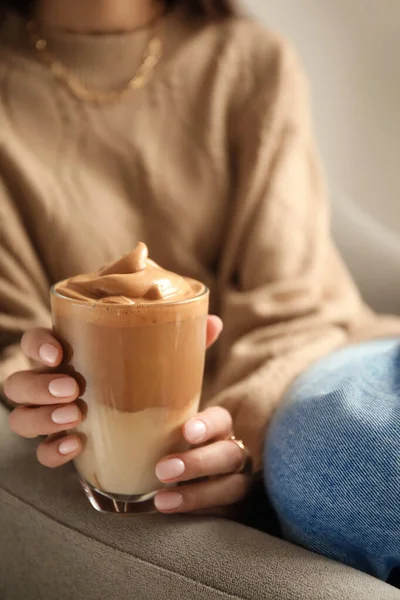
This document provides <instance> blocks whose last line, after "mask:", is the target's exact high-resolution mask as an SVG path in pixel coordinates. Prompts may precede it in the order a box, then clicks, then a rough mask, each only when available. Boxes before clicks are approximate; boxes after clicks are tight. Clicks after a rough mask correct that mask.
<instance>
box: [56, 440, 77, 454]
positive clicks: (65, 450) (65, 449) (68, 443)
mask: <svg viewBox="0 0 400 600" xmlns="http://www.w3.org/2000/svg"><path fill="white" fill-rule="evenodd" d="M78 448H79V442H78V440H77V439H76V438H71V439H69V440H64V441H63V442H61V444H60V445H59V446H58V451H59V453H60V454H72V453H73V452H76V451H77V450H78Z"/></svg>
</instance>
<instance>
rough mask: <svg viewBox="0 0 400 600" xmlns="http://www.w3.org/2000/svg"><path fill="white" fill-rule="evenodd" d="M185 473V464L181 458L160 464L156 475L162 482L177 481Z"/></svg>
mask: <svg viewBox="0 0 400 600" xmlns="http://www.w3.org/2000/svg"><path fill="white" fill-rule="evenodd" d="M184 472H185V463H184V462H183V460H180V458H170V459H169V460H164V461H163V462H160V463H158V465H157V466H156V475H157V477H158V479H159V480H160V481H168V480H169V479H175V477H179V476H180V475H182V473H184Z"/></svg>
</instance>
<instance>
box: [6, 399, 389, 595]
mask: <svg viewBox="0 0 400 600" xmlns="http://www.w3.org/2000/svg"><path fill="white" fill-rule="evenodd" d="M6 421H7V411H6V410H5V409H4V408H3V407H0V498H1V499H0V503H1V504H0V507H1V508H0V531H1V544H0V597H1V598H2V600H20V599H21V598H27V597H29V599H30V600H54V599H57V600H69V599H71V600H91V599H93V600H94V599H96V600H97V599H99V598H104V599H107V600H114V599H116V600H121V599H126V598H132V599H134V600H158V599H161V598H162V599H163V600H164V599H165V600H168V599H169V598H171V599H174V600H175V599H176V598H181V599H182V600H205V599H215V600H217V599H219V600H222V599H226V600H228V599H230V600H232V599H247V600H254V599H257V600H260V599H263V598H265V599H271V600H272V599H273V600H284V599H285V600H287V599H289V598H290V599H291V600H292V599H293V600H319V599H321V600H328V599H335V600H336V599H338V600H339V599H341V600H342V599H343V598H352V599H354V600H358V599H359V600H361V599H362V600H366V599H371V600H395V599H396V598H400V592H398V591H397V590H395V589H394V588H392V587H390V586H388V585H386V584H384V583H381V582H379V581H377V580H375V579H373V578H371V577H368V576H366V575H363V574H362V573H359V572H357V571H354V570H353V569H350V568H348V567H345V566H342V565H340V564H338V563H334V562H331V561H329V560H327V559H325V558H322V557H320V556H317V555H315V554H312V553H309V552H307V551H306V550H302V549H299V548H296V547H294V546H292V545H290V544H288V543H286V542H283V541H280V540H278V539H275V538H273V537H270V536H268V535H267V534H265V533H262V532H259V531H256V530H253V529H250V528H249V527H245V526H243V525H239V524H237V523H233V522H230V521H225V520H222V519H214V518H192V517H182V518H180V517H165V516H162V515H150V516H140V517H136V516H130V517H121V516H113V515H102V514H99V513H96V512H95V511H93V509H92V508H91V507H90V506H89V505H88V503H87V501H86V498H85V497H84V495H83V493H82V491H81V489H80V486H79V484H78V482H77V480H76V476H75V474H74V471H73V469H72V468H71V467H65V468H61V469H57V470H53V471H52V470H48V469H45V468H44V467H41V466H40V465H39V464H37V462H36V459H35V452H34V446H35V443H34V442H30V441H24V440H20V439H19V438H18V437H17V436H14V435H13V434H12V433H10V432H9V431H8V428H7V422H6Z"/></svg>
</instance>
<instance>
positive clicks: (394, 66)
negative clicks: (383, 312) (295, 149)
mask: <svg viewBox="0 0 400 600" xmlns="http://www.w3.org/2000/svg"><path fill="white" fill-rule="evenodd" d="M244 1H245V3H247V6H248V8H250V10H251V11H252V12H253V13H255V14H256V16H258V17H260V18H261V19H262V20H263V21H264V22H265V23H266V24H267V25H269V26H270V27H272V28H274V29H277V30H279V31H280V32H282V33H283V34H285V35H286V36H288V37H289V38H290V39H291V40H293V42H294V43H295V45H296V46H297V48H298V50H299V52H300V54H301V56H302V59H303V63H304V64H305V66H306V69H307V71H308V74H309V76H310V79H311V83H312V91H313V99H314V115H315V123H316V130H317V135H318V140H319V145H320V149H321V151H322V156H323V159H324V163H325V166H326V169H327V172H328V177H329V182H330V185H331V189H332V192H333V195H334V196H335V197H336V196H347V197H350V198H352V200H353V201H354V202H356V203H358V204H359V205H361V206H363V207H364V208H366V209H367V210H368V212H369V213H370V214H371V215H373V216H374V217H376V218H377V219H378V220H379V221H380V222H382V223H383V224H385V225H386V226H387V227H388V228H390V229H391V230H392V231H393V232H395V233H397V234H400V153H399V147H400V65H399V61H398V57H399V56H400V1H399V0H383V1H381V2H378V1H377V0H244ZM399 283H400V282H399Z"/></svg>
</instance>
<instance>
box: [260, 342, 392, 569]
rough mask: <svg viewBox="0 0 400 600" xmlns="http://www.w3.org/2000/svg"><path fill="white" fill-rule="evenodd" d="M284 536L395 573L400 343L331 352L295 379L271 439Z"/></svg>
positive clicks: (273, 483)
mask: <svg viewBox="0 0 400 600" xmlns="http://www.w3.org/2000/svg"><path fill="white" fill-rule="evenodd" d="M265 483H266V488H267V493H268V495H269V497H270V500H271V503H272V505H273V507H274V509H275V511H276V512H277V515H278V518H279V521H280V524H281V527H282V532H283V536H284V537H285V538H286V539H288V540H290V541H292V542H294V543H297V544H299V545H301V546H304V547H306V548H308V549H310V550H314V551H315V552H318V553H320V554H324V555H326V556H328V557H331V558H333V559H336V560H338V561H341V562H343V563H346V564H348V565H351V566H353V567H355V568H357V569H359V570H361V571H365V572H367V573H369V574H371V575H374V576H376V577H378V578H380V579H383V580H387V579H388V578H389V576H390V573H391V571H392V570H393V569H395V568H396V567H397V568H398V567H399V566H400V341H398V340H382V341H378V342H371V343H368V344H363V345H359V346H352V347H350V348H347V349H344V350H341V351H339V352H336V353H334V354H332V355H331V356H329V357H328V358H325V359H323V360H322V361H320V362H319V363H317V364H316V365H314V366H313V367H312V368H311V369H309V370H308V371H307V372H306V373H304V374H303V375H302V376H301V377H300V378H298V379H297V380H296V382H295V383H294V384H293V385H292V387H291V389H290V390H289V392H288V393H287V395H286V398H285V399H284V402H283V403H282V405H281V407H280V409H279V410H278V412H277V413H276V415H275V417H274V419H273V421H272V424H271V426H270V428H269V429H268V433H267V437H266V442H265Z"/></svg>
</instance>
